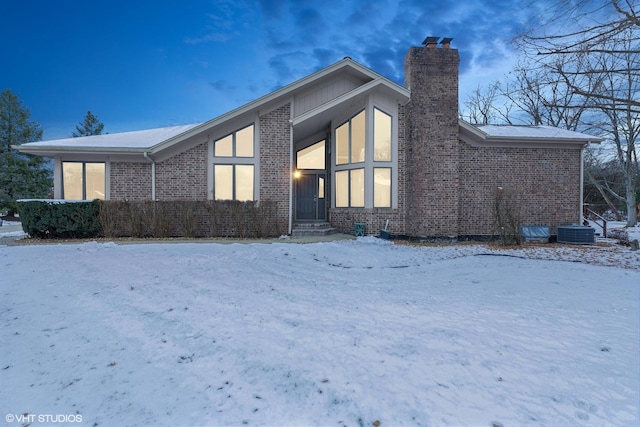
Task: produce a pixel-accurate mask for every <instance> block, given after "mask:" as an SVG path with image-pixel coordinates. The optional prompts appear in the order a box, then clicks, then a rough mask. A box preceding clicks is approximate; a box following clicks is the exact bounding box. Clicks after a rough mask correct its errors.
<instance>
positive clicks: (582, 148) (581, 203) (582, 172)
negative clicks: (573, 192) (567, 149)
mask: <svg viewBox="0 0 640 427" xmlns="http://www.w3.org/2000/svg"><path fill="white" fill-rule="evenodd" d="M587 144H588V143H587ZM585 147H586V144H585V145H583V146H582V147H580V209H579V211H580V223H579V224H578V225H583V224H584V148H585Z"/></svg>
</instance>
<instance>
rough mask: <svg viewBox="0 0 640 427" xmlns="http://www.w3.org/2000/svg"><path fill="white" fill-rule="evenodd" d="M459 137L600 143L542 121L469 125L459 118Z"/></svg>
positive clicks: (475, 141) (510, 142)
mask: <svg viewBox="0 0 640 427" xmlns="http://www.w3.org/2000/svg"><path fill="white" fill-rule="evenodd" d="M459 127H460V138H461V139H462V140H463V141H465V142H467V143H468V144H470V145H473V146H478V145H482V146H528V147H533V146H536V147H537V146H567V145H575V146H582V145H586V144H588V143H600V142H601V141H603V138H599V137H596V136H593V135H588V134H586V133H581V132H574V131H571V130H567V129H561V128H556V127H553V126H544V125H472V124H470V123H467V122H465V121H464V120H460V121H459Z"/></svg>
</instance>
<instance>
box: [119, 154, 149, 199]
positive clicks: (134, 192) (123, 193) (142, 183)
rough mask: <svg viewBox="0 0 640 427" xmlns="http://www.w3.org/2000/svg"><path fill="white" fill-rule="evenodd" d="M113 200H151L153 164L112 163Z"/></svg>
mask: <svg viewBox="0 0 640 427" xmlns="http://www.w3.org/2000/svg"><path fill="white" fill-rule="evenodd" d="M110 175H111V178H110V180H109V185H110V198H111V200H150V199H151V163H127V162H112V163H111V165H110Z"/></svg>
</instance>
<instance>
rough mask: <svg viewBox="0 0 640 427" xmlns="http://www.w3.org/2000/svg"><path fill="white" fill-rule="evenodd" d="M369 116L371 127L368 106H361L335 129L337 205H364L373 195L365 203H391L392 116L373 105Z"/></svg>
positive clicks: (387, 206)
mask: <svg viewBox="0 0 640 427" xmlns="http://www.w3.org/2000/svg"><path fill="white" fill-rule="evenodd" d="M369 111H371V110H369ZM372 116H373V123H372V124H371V125H370V127H367V110H362V111H360V112H359V113H357V114H356V115H354V116H353V117H352V118H350V119H349V120H347V121H346V122H344V123H343V124H341V125H340V126H338V127H337V128H336V130H335V147H336V148H335V151H336V154H335V168H336V172H335V175H334V176H335V206H336V207H337V208H346V207H365V200H366V198H367V197H372V200H371V199H370V200H371V201H370V202H367V203H366V205H367V206H373V207H377V208H390V207H391V204H392V188H393V187H392V176H393V162H392V160H393V156H392V152H393V150H392V118H391V115H389V114H387V113H385V112H384V111H382V110H380V109H378V108H373V115H372ZM367 129H371V130H372V134H371V135H367ZM367 182H368V183H372V184H373V188H370V189H368V190H367V188H366V186H367V184H366V183H367ZM368 185H371V184H368ZM367 194H369V196H367Z"/></svg>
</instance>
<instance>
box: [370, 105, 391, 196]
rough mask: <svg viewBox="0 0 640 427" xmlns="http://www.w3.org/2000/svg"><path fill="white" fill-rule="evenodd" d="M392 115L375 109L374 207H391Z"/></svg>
mask: <svg viewBox="0 0 640 427" xmlns="http://www.w3.org/2000/svg"><path fill="white" fill-rule="evenodd" d="M391 137H392V134H391V116H390V115H388V114H387V113H385V112H384V111H382V110H379V109H378V108H374V109H373V161H374V167H373V207H375V208H390V207H391V175H392V174H391V171H392V164H391Z"/></svg>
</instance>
